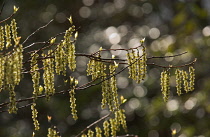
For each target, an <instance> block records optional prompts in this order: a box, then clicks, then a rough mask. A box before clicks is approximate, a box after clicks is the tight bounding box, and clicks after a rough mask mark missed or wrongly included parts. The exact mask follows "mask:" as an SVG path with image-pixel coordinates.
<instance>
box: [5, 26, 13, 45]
mask: <svg viewBox="0 0 210 137" xmlns="http://www.w3.org/2000/svg"><path fill="white" fill-rule="evenodd" d="M5 38H6V48H9V47H10V46H12V43H11V30H10V25H8V24H6V25H5Z"/></svg>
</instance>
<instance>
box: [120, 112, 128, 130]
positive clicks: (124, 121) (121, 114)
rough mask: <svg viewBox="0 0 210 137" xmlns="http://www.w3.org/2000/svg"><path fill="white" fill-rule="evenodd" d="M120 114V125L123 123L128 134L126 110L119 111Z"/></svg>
mask: <svg viewBox="0 0 210 137" xmlns="http://www.w3.org/2000/svg"><path fill="white" fill-rule="evenodd" d="M118 114H119V119H120V123H121V125H122V127H123V129H124V130H125V132H127V124H126V116H125V110H124V109H120V110H118Z"/></svg>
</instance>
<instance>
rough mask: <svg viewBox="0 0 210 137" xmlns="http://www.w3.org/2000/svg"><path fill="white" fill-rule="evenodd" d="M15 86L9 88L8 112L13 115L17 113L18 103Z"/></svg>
mask: <svg viewBox="0 0 210 137" xmlns="http://www.w3.org/2000/svg"><path fill="white" fill-rule="evenodd" d="M14 88H15V87H14V85H10V86H9V109H8V112H9V113H10V114H11V113H17V110H18V108H17V102H16V97H15V96H16V93H15V91H14Z"/></svg>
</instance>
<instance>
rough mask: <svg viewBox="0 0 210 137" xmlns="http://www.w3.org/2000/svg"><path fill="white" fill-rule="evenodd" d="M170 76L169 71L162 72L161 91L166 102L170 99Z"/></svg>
mask: <svg viewBox="0 0 210 137" xmlns="http://www.w3.org/2000/svg"><path fill="white" fill-rule="evenodd" d="M169 78H170V74H169V72H168V71H163V72H161V78H160V81H161V83H160V85H161V91H162V94H163V99H164V101H165V102H167V101H168V98H169V94H170V85H169Z"/></svg>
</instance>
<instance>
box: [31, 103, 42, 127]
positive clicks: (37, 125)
mask: <svg viewBox="0 0 210 137" xmlns="http://www.w3.org/2000/svg"><path fill="white" fill-rule="evenodd" d="M35 106H36V103H33V104H32V105H31V111H32V120H33V123H34V129H35V130H39V128H40V127H39V121H38V120H37V114H38V111H37V110H36V108H35Z"/></svg>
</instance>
